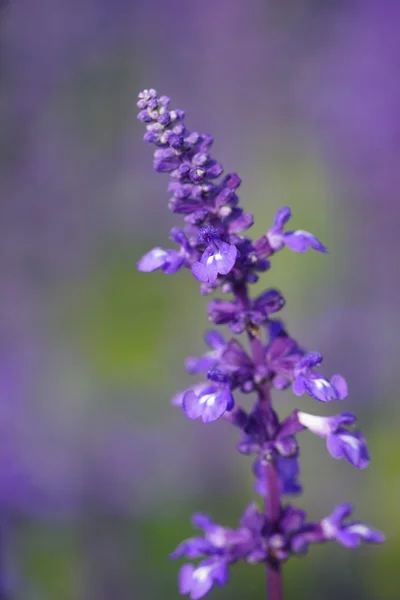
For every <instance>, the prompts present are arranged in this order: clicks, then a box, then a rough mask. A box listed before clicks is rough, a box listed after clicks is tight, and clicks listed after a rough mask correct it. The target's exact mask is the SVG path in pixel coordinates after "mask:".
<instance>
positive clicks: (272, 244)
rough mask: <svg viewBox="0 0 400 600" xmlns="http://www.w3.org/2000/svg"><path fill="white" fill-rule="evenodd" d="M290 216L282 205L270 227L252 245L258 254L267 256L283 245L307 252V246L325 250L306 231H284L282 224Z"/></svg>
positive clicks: (318, 250)
mask: <svg viewBox="0 0 400 600" xmlns="http://www.w3.org/2000/svg"><path fill="white" fill-rule="evenodd" d="M291 216H292V213H291V210H290V208H288V207H287V206H284V207H283V208H280V209H279V210H278V211H277V213H276V215H275V219H274V222H273V224H272V227H271V228H270V229H269V230H268V231H267V233H266V234H265V235H264V236H263V237H261V238H260V239H258V240H257V241H256V242H255V243H254V246H255V248H256V250H257V252H258V254H259V255H260V256H265V257H268V256H270V255H271V254H273V253H274V252H277V251H278V250H282V248H283V247H284V246H286V247H287V248H289V249H290V250H293V252H300V253H302V252H307V250H308V249H309V248H312V249H313V250H317V252H324V253H325V252H327V249H326V248H325V246H324V245H323V244H321V242H320V241H319V239H318V238H316V237H315V236H314V235H313V234H312V233H309V232H308V231H303V230H301V229H299V230H297V231H287V232H284V231H283V229H284V226H285V225H286V223H287V221H288V220H289V219H290V217H291Z"/></svg>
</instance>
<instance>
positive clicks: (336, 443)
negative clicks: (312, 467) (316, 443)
mask: <svg viewBox="0 0 400 600" xmlns="http://www.w3.org/2000/svg"><path fill="white" fill-rule="evenodd" d="M326 447H327V449H328V452H329V454H330V455H331V456H332V457H333V458H337V459H340V458H343V456H344V452H343V444H342V442H341V441H340V439H339V438H338V437H337V436H336V435H335V434H334V433H333V434H332V435H329V436H328V437H327V438H326Z"/></svg>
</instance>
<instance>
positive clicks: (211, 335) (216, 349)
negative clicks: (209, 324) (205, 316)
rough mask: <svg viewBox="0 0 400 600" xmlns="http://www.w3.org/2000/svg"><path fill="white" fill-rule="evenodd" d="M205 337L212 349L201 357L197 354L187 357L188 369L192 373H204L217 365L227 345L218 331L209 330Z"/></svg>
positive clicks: (186, 364)
mask: <svg viewBox="0 0 400 600" xmlns="http://www.w3.org/2000/svg"><path fill="white" fill-rule="evenodd" d="M204 337H205V341H206V343H207V344H208V346H209V347H210V348H211V351H210V352H207V353H206V354H204V356H202V357H200V358H199V357H197V356H189V357H188V358H187V359H186V361H185V366H186V370H187V371H188V373H190V374H194V373H203V372H204V371H208V369H211V368H213V367H215V366H217V365H218V363H219V360H220V358H221V355H222V352H223V351H224V350H225V348H226V346H227V344H226V342H225V340H224V338H223V336H222V335H221V334H220V333H219V332H218V331H208V332H207V333H206V334H205V336H204Z"/></svg>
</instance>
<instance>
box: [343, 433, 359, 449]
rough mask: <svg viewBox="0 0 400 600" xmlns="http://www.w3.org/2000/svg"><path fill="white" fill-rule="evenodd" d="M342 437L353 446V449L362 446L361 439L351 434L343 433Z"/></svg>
mask: <svg viewBox="0 0 400 600" xmlns="http://www.w3.org/2000/svg"><path fill="white" fill-rule="evenodd" d="M340 439H341V440H342V441H343V442H345V443H346V444H348V445H349V446H351V447H352V448H353V450H358V449H359V447H360V441H359V440H358V439H357V438H356V437H354V436H353V435H351V434H342V435H341V436H340Z"/></svg>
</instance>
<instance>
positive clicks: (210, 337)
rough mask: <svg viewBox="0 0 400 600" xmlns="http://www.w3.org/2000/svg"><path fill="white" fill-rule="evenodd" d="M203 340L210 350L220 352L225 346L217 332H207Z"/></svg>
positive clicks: (222, 337) (221, 336)
mask: <svg viewBox="0 0 400 600" xmlns="http://www.w3.org/2000/svg"><path fill="white" fill-rule="evenodd" d="M204 338H205V341H206V344H207V345H208V346H210V348H211V349H212V350H220V349H222V348H224V347H225V345H226V343H225V340H224V336H223V335H221V334H220V333H219V331H207V332H206V333H205V335H204Z"/></svg>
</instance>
